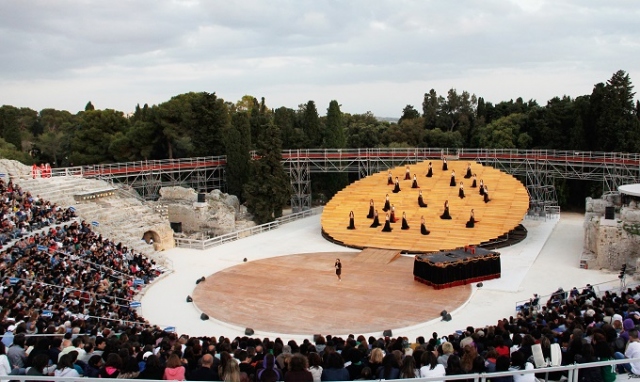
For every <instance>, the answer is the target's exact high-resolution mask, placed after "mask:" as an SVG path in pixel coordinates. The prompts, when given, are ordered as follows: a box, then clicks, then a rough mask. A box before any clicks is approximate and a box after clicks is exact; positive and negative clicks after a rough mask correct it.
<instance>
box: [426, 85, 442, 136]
mask: <svg viewBox="0 0 640 382" xmlns="http://www.w3.org/2000/svg"><path fill="white" fill-rule="evenodd" d="M439 109H440V106H439V102H438V94H437V93H436V91H435V90H434V89H431V90H429V93H425V94H424V100H423V101H422V116H423V117H424V127H425V129H427V130H431V129H435V128H436V125H437V119H438V110H439Z"/></svg>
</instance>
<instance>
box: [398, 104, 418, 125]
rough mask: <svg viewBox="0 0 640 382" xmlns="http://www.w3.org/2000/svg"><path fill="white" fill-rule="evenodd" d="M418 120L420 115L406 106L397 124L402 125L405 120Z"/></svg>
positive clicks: (409, 106) (411, 106)
mask: <svg viewBox="0 0 640 382" xmlns="http://www.w3.org/2000/svg"><path fill="white" fill-rule="evenodd" d="M417 118H420V113H419V112H418V110H416V109H415V108H414V107H413V105H407V106H405V107H404V109H402V116H401V117H400V119H399V120H398V123H402V121H404V120H405V119H417Z"/></svg>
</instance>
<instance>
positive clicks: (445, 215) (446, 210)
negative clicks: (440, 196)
mask: <svg viewBox="0 0 640 382" xmlns="http://www.w3.org/2000/svg"><path fill="white" fill-rule="evenodd" d="M440 219H443V220H451V215H449V201H448V200H445V201H444V213H443V214H442V215H440Z"/></svg>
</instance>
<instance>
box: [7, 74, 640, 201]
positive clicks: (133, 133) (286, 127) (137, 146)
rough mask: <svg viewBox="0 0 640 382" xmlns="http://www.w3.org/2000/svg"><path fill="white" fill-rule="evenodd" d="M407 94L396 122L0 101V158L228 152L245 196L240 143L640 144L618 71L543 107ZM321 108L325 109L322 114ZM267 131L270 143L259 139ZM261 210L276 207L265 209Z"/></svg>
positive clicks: (601, 147) (309, 113)
mask: <svg viewBox="0 0 640 382" xmlns="http://www.w3.org/2000/svg"><path fill="white" fill-rule="evenodd" d="M416 101H417V102H416V104H417V105H418V106H417V107H416V106H414V105H406V107H404V108H403V110H402V111H401V113H402V115H401V117H400V119H399V120H398V122H397V123H393V122H386V121H380V120H378V119H377V118H376V117H375V116H374V115H373V114H372V113H370V112H367V113H364V114H348V113H343V112H342V111H341V110H340V108H341V105H340V104H339V102H338V101H336V100H334V101H331V103H330V104H329V105H316V103H315V102H314V101H313V100H309V101H307V102H306V103H302V104H300V105H299V106H298V108H297V109H291V108H286V107H273V105H271V106H267V103H266V100H265V98H261V99H260V100H258V99H257V98H255V97H253V96H250V95H247V96H244V97H243V98H242V99H241V100H239V101H237V102H235V103H234V102H230V101H226V100H224V99H222V98H220V97H219V96H218V95H217V94H216V93H207V92H201V93H193V92H192V93H186V94H179V95H176V96H174V97H172V98H171V99H170V100H167V101H166V102H163V103H161V104H158V105H151V106H149V105H147V104H145V105H143V106H140V105H137V106H135V111H134V112H133V113H131V114H130V115H127V114H125V113H124V112H122V111H118V110H111V109H100V108H99V105H93V104H92V103H91V102H88V103H87V105H86V107H85V110H84V111H81V112H79V113H77V114H71V113H69V112H67V111H64V110H54V109H43V110H40V111H36V110H32V109H30V108H27V107H17V106H10V105H4V106H2V107H0V156H2V157H5V158H10V159H17V160H20V161H23V162H25V163H30V162H37V163H44V162H48V163H51V165H52V166H54V167H56V166H74V165H86V164H96V163H109V162H119V161H134V160H146V159H167V158H183V157H194V156H207V155H227V156H228V158H229V162H230V163H229V169H228V171H229V173H230V175H231V174H235V175H233V176H231V178H232V179H233V180H230V181H229V184H228V187H229V191H230V192H232V193H234V194H237V195H238V196H240V197H241V198H244V197H245V196H247V193H244V194H243V192H242V190H246V187H245V186H246V185H247V184H248V183H249V181H250V179H251V177H250V176H249V175H250V174H251V172H252V171H254V172H255V171H257V170H258V169H257V168H256V165H255V164H251V163H247V162H248V161H249V150H256V149H258V150H267V149H269V150H275V151H274V152H273V153H270V155H273V156H274V157H277V156H278V155H279V150H282V149H298V148H358V147H362V148H367V147H370V148H373V147H449V148H460V147H466V148H477V147H484V148H518V149H565V150H580V151H585V150H588V151H620V152H640V139H639V138H640V102H639V101H636V100H635V92H634V91H633V84H632V82H631V78H630V77H629V74H628V73H626V72H624V71H622V70H620V71H618V72H616V73H614V74H613V75H612V76H611V78H610V79H608V80H607V81H606V82H601V83H597V84H595V85H594V87H593V90H592V92H591V94H586V95H582V96H579V97H576V98H571V97H568V96H564V95H558V96H557V97H554V98H552V99H550V100H548V101H547V102H546V104H544V105H541V104H539V103H538V102H537V101H536V100H528V101H525V100H523V99H522V98H516V99H515V100H513V99H512V100H508V101H501V102H499V103H496V104H493V103H491V102H488V101H485V99H484V98H483V97H482V96H476V95H475V94H472V93H469V92H468V91H464V90H463V91H458V90H457V89H450V90H449V91H448V92H447V93H446V94H437V93H436V91H435V90H433V89H431V90H429V91H428V92H426V93H425V94H424V96H423V97H422V99H420V98H419V97H417V100H416ZM325 107H326V114H325V115H320V112H319V110H325ZM265 139H266V140H268V143H269V145H278V147H266V146H265V141H264V140H265ZM262 165H263V166H270V164H266V163H263V164H262ZM252 166H253V167H252ZM347 183H348V178H347V176H346V174H341V175H340V176H335V174H333V175H327V174H324V175H319V176H317V179H316V178H314V179H313V181H312V184H313V187H314V192H322V193H324V194H325V195H326V197H331V196H332V195H333V194H334V193H335V192H337V191H338V190H339V189H341V188H342V187H344V186H345V185H346V184H347ZM254 186H255V185H254ZM559 186H560V187H561V188H562V187H564V188H565V189H564V192H563V190H562V189H561V190H560V191H561V194H562V195H565V199H563V201H562V202H563V203H567V202H569V203H570V204H575V205H581V204H582V203H583V201H584V199H583V198H584V196H586V195H587V194H589V193H592V192H597V188H598V187H597V186H598V185H594V186H593V187H582V188H581V189H579V187H575V186H572V184H571V182H568V181H567V182H562V184H560V185H559ZM279 187H282V185H278V186H277V188H279ZM571 190H573V191H575V192H569V191H571ZM574 199H575V200H574ZM260 208H263V209H265V210H268V211H271V212H272V213H273V212H274V208H273V206H261V207H260ZM260 208H258V209H260ZM275 210H276V212H275V213H278V212H277V207H276V208H275Z"/></svg>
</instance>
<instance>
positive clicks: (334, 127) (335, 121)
mask: <svg viewBox="0 0 640 382" xmlns="http://www.w3.org/2000/svg"><path fill="white" fill-rule="evenodd" d="M325 125H326V126H325V129H324V134H323V135H324V139H323V141H324V147H327V148H335V149H341V148H343V147H345V146H346V145H347V140H346V138H345V135H344V123H343V119H342V112H341V111H340V105H339V104H338V101H336V100H333V101H331V102H330V103H329V108H328V109H327V121H326V124H325Z"/></svg>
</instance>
